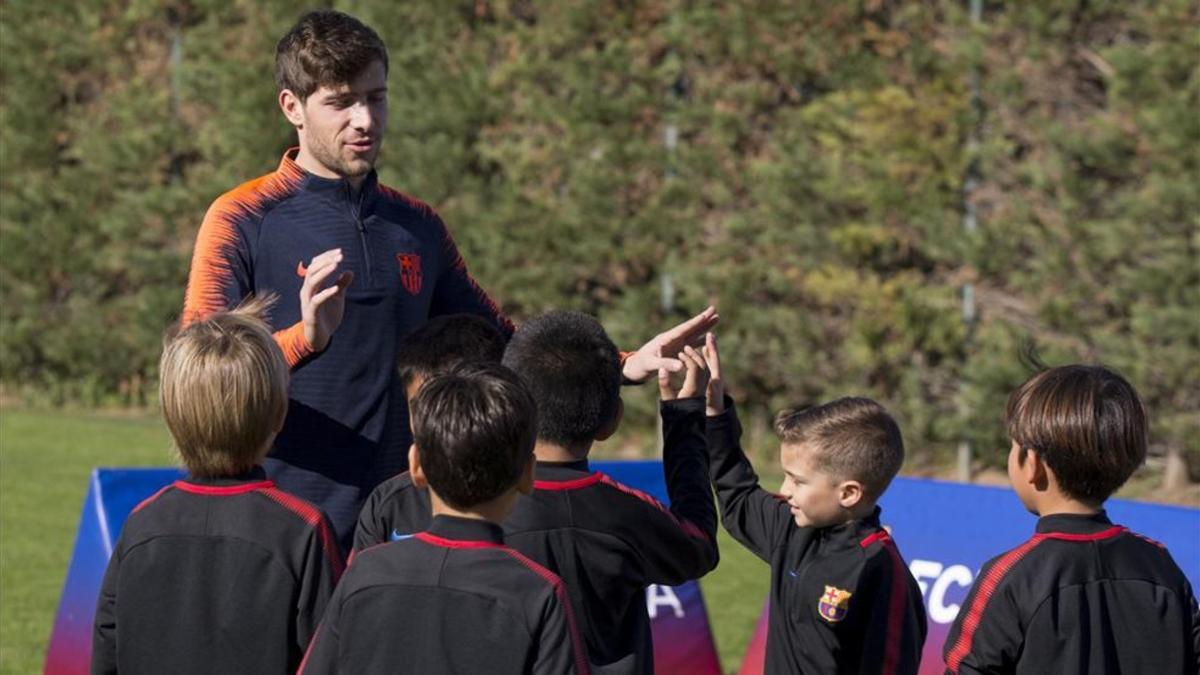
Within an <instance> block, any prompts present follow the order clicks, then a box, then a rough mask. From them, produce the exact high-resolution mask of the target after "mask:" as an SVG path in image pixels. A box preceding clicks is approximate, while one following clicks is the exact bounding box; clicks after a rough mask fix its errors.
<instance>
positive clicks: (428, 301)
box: [183, 10, 715, 546]
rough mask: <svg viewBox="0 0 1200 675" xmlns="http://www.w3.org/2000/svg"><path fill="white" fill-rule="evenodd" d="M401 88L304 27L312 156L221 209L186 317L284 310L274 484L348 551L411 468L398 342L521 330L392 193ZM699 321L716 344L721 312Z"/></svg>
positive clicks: (414, 210)
mask: <svg viewBox="0 0 1200 675" xmlns="http://www.w3.org/2000/svg"><path fill="white" fill-rule="evenodd" d="M387 74H388V55H387V48H386V47H385V46H384V43H383V41H382V40H381V39H380V38H379V36H378V35H377V34H376V33H375V31H373V30H371V29H370V28H369V27H367V26H365V25H364V24H362V23H361V22H360V21H358V20H357V19H355V18H353V17H351V16H348V15H346V14H342V13H340V12H335V11H329V10H323V11H316V12H311V13H308V14H305V15H304V16H302V17H301V18H300V20H299V21H298V22H297V23H296V25H295V26H294V27H293V28H292V29H291V30H289V31H288V33H287V34H286V35H285V36H284V37H283V39H281V40H280V41H279V46H278V49H277V51H276V58H275V79H276V82H277V84H278V87H279V99H278V100H279V106H280V108H281V109H282V111H283V114H284V117H285V118H286V119H287V121H288V122H289V123H290V124H292V125H293V126H294V127H295V129H296V134H297V136H298V138H299V147H298V148H293V149H291V150H288V151H287V152H285V153H284V155H283V158H282V159H281V160H280V162H279V167H278V169H276V170H275V171H274V172H273V173H270V174H267V175H265V176H262V177H260V178H257V179H255V180H252V181H249V182H247V183H244V184H242V185H241V186H239V187H237V188H235V189H233V190H231V191H230V192H228V193H226V194H224V195H222V196H221V197H219V198H218V199H217V200H216V201H215V202H214V203H213V205H212V206H211V207H210V209H209V211H208V214H207V215H206V216H205V219H204V223H203V224H202V225H201V226H200V232H199V234H198V235H197V238H196V248H195V254H194V255H193V258H192V268H191V273H190V275H189V278H188V288H187V296H186V299H185V303H184V312H183V318H184V322H185V323H186V322H191V321H195V320H197V319H199V318H202V317H205V316H207V315H209V314H211V313H213V312H215V311H219V310H222V309H228V308H231V307H234V306H236V305H237V303H238V302H240V301H241V300H242V299H243V298H244V297H246V296H247V295H249V294H251V293H259V294H261V293H265V292H268V291H274V292H275V293H277V294H278V295H279V296H280V302H279V304H278V306H277V307H276V308H275V310H274V311H273V312H272V314H271V317H270V323H271V327H272V330H274V331H275V339H276V341H277V342H278V343H279V346H280V348H281V349H282V350H283V353H284V355H285V356H286V358H287V362H288V365H289V366H290V367H291V369H292V386H291V391H290V392H289V393H290V397H291V399H292V405H291V406H290V407H289V410H288V418H287V421H286V422H285V423H284V427H283V430H282V431H281V432H280V433H279V437H278V439H277V440H276V443H275V447H274V449H273V451H272V453H271V456H270V457H268V459H267V462H266V468H267V472H268V473H269V474H270V475H271V476H272V477H273V478H274V479H275V480H276V481H277V482H278V483H279V485H280V486H281V487H283V488H285V489H287V490H289V491H292V492H295V493H296V494H298V495H300V496H302V497H305V498H307V499H310V500H312V501H314V502H316V503H317V504H318V505H319V506H320V507H321V508H322V509H324V510H325V512H326V513H327V514H328V515H329V517H330V519H331V521H332V522H333V525H334V528H335V530H336V531H337V534H338V537H339V539H340V541H341V542H342V543H343V544H344V545H347V546H348V545H349V543H350V536H351V534H352V532H353V529H354V522H355V518H356V516H357V515H358V511H359V507H360V506H361V504H362V502H363V499H364V498H365V497H366V496H367V495H368V494H370V492H371V490H372V489H373V488H374V487H375V486H376V485H377V484H378V483H379V482H380V481H382V480H384V479H386V478H390V477H391V476H394V475H396V474H397V473H399V472H400V471H402V470H403V469H404V467H405V465H406V461H405V457H406V453H407V451H408V445H409V430H408V423H407V421H406V419H407V408H406V407H405V402H404V393H403V391H402V390H401V388H400V385H399V383H398V382H397V381H396V379H395V377H394V375H393V372H392V369H391V368H390V367H388V366H390V364H392V363H393V362H394V361H395V357H396V348H397V345H398V343H399V341H400V339H401V338H402V337H403V336H404V335H406V334H407V333H409V332H411V331H413V330H415V329H416V328H418V327H419V326H421V324H423V323H424V322H425V321H426V320H427V319H428V318H429V317H431V316H437V315H441V314H453V313H459V312H464V313H469V314H477V315H479V316H481V317H483V318H485V319H487V320H488V321H489V322H491V323H492V324H493V325H495V326H496V328H497V329H498V330H500V331H501V333H503V334H504V335H506V336H507V335H509V334H511V333H512V330H513V326H512V324H511V322H509V320H508V319H506V318H505V317H504V316H503V314H501V312H500V310H499V308H498V307H497V306H496V303H495V302H493V301H492V299H491V298H489V297H488V295H487V294H486V293H485V292H484V291H483V290H482V289H480V287H479V286H478V285H477V284H476V283H475V281H474V279H472V278H471V275H470V274H469V273H468V272H467V268H466V265H465V263H464V261H463V258H462V256H461V255H459V252H458V249H457V247H456V246H455V244H454V239H453V238H452V237H451V236H450V233H449V231H448V230H447V229H446V225H445V224H444V223H443V222H442V220H441V218H439V217H438V215H437V214H436V213H434V211H433V209H431V208H430V207H429V206H428V205H427V204H425V203H423V202H421V201H419V200H417V199H413V198H412V197H408V196H406V195H403V194H401V193H399V192H397V191H395V190H393V189H391V188H388V187H385V186H383V185H380V184H379V183H378V180H377V177H376V174H375V170H374V165H375V160H376V158H377V156H378V153H379V149H380V147H381V145H382V143H383V139H384V132H385V130H386V125H387V108H388V106H387ZM693 321H694V322H696V323H695V325H694V326H693V328H698V329H699V330H706V329H707V328H708V326H709V325H711V323H714V322H715V311H713V310H711V309H710V310H709V311H708V313H707V314H706V315H703V316H698V317H696V319H694V320H693ZM689 330H690V329H689ZM335 331H336V336H335V335H334V333H335ZM684 333H685V335H691V334H692V333H691V332H689V331H685V332H684ZM664 335H666V334H664ZM661 337H663V336H660V338H661ZM675 337H678V336H674V337H666V338H663V340H662V341H661V342H659V343H654V342H653V341H651V343H648V344H647V345H646V346H644V347H643V348H642V349H640V350H638V352H637V353H635V354H634V356H632V357H631V358H630V359H629V360H628V361H627V362H626V371H625V373H626V376H627V378H628V379H630V380H632V381H642V380H644V379H645V378H646V377H647V376H648V375H649V374H650V373H652V372H654V370H655V369H656V368H657V367H658V363H659V361H660V356H667V357H670V356H673V355H674V354H675V353H676V352H677V351H678V348H679V346H677V345H676V346H675V347H674V351H671V348H672V345H673V343H672V340H673V339H675ZM664 346H665V347H667V349H665V350H663V349H662V348H663V347H664ZM383 364H388V366H384V365H383ZM669 365H670V367H672V368H679V367H680V366H679V364H678V362H671V363H670V364H669Z"/></svg>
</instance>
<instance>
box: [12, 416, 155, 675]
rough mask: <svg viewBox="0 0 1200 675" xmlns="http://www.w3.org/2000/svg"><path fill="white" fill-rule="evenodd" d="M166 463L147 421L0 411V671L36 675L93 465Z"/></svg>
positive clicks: (151, 423)
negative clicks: (32, 674)
mask: <svg viewBox="0 0 1200 675" xmlns="http://www.w3.org/2000/svg"><path fill="white" fill-rule="evenodd" d="M170 463H171V451H170V445H169V440H168V436H167V431H166V428H165V427H164V426H163V425H162V423H161V422H160V421H159V420H158V419H156V418H153V417H149V416H139V417H128V416H122V417H114V416H103V415H96V414H88V413H69V412H59V411H53V412H50V411H28V410H18V409H11V408H6V409H3V410H0V672H4V673H35V672H40V671H41V669H42V664H43V662H44V660H45V655H46V643H47V641H48V640H49V638H50V627H51V625H52V623H53V621H54V612H55V611H56V610H57V608H58V596H59V593H61V591H62V584H63V580H64V578H65V574H66V569H67V563H68V561H69V560H70V557H71V547H72V545H73V544H74V542H75V528H76V526H77V525H78V520H79V509H80V506H81V505H82V504H83V497H84V495H85V494H86V493H87V481H88V475H89V474H90V472H91V470H92V468H93V467H96V466H156V465H157V466H162V465H168V464H170Z"/></svg>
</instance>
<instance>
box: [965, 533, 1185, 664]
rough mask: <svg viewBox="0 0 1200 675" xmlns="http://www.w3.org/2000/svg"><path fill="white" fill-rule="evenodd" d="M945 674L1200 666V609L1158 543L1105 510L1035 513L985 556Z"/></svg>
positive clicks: (1164, 550)
mask: <svg viewBox="0 0 1200 675" xmlns="http://www.w3.org/2000/svg"><path fill="white" fill-rule="evenodd" d="M944 656H945V658H946V667H947V672H949V673H1029V674H1033V673H1039V674H1040V673H1088V674H1089V675H1091V674H1100V675H1102V674H1104V673H1145V674H1146V675H1151V674H1153V675H1175V674H1183V673H1188V674H1189V675H1195V673H1200V609H1197V605H1196V598H1195V596H1194V595H1193V593H1192V588H1191V586H1190V585H1189V584H1188V581H1187V579H1186V578H1185V577H1184V575H1183V572H1182V571H1181V570H1180V569H1179V566H1178V565H1176V564H1175V561H1174V560H1172V559H1171V554H1170V553H1168V552H1167V549H1166V548H1164V547H1163V546H1162V544H1159V543H1158V542H1155V541H1152V540H1149V539H1146V538H1144V537H1142V536H1140V535H1138V534H1135V533H1133V532H1130V531H1129V530H1127V529H1125V528H1124V527H1121V526H1119V525H1113V524H1112V522H1111V521H1109V519H1108V517H1107V516H1106V515H1105V514H1104V512H1100V513H1098V514H1096V515H1091V516H1088V515H1067V514H1058V515H1051V516H1046V517H1044V518H1041V519H1039V520H1038V524H1037V529H1036V533H1035V534H1034V535H1033V537H1032V538H1030V539H1029V540H1028V541H1026V542H1025V543H1024V544H1021V545H1020V546H1018V547H1016V548H1014V549H1012V550H1011V551H1008V552H1007V553H1004V554H1003V555H1000V556H998V557H996V558H993V559H992V560H990V561H988V562H987V563H986V564H985V565H984V566H983V569H981V570H980V573H979V576H978V577H977V578H976V580H975V584H974V585H973V586H972V587H971V591H970V593H969V594H968V595H967V600H966V602H964V603H963V607H962V610H961V611H960V612H959V614H958V618H957V619H956V620H955V622H954V625H953V626H952V627H951V629H950V635H949V636H948V637H947V638H946V646H945V647H944Z"/></svg>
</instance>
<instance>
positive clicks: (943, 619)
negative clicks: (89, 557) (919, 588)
mask: <svg viewBox="0 0 1200 675" xmlns="http://www.w3.org/2000/svg"><path fill="white" fill-rule="evenodd" d="M974 579H975V575H973V574H971V570H970V569H969V568H967V567H966V566H965V565H951V566H949V567H947V568H946V569H945V571H943V572H942V573H941V574H940V575H939V576H938V578H937V581H934V582H933V588H932V589H931V590H930V592H929V618H930V619H933V621H934V623H951V622H952V621H954V619H955V617H957V616H958V610H959V609H960V606H959V605H958V604H950V605H947V604H946V591H947V590H948V589H949V588H950V584H958V585H959V586H962V587H964V588H966V587H969V586H970V585H971V582H972V581H973V580H974Z"/></svg>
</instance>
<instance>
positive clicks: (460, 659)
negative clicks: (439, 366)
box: [300, 363, 587, 675]
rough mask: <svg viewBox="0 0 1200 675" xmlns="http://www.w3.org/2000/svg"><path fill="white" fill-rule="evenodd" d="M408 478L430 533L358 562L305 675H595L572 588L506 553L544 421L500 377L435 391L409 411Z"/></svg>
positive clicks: (478, 370)
mask: <svg viewBox="0 0 1200 675" xmlns="http://www.w3.org/2000/svg"><path fill="white" fill-rule="evenodd" d="M412 411H413V446H412V448H411V449H410V450H409V473H410V474H411V475H412V479H413V484H414V485H416V486H418V487H421V488H427V489H428V491H429V497H430V500H431V503H432V508H433V513H434V516H433V520H432V523H431V524H430V526H429V529H428V531H425V532H418V533H416V534H414V535H412V536H410V537H407V538H405V539H403V540H400V541H395V542H389V543H386V544H380V545H378V546H374V547H371V548H369V549H366V550H364V551H362V552H360V553H359V554H358V555H357V556H356V558H355V560H354V564H353V565H352V566H351V567H350V569H349V570H348V571H347V573H346V576H345V578H344V579H343V580H342V583H341V584H339V585H338V588H337V591H336V592H335V593H334V597H333V599H332V601H331V602H330V605H329V611H328V612H327V613H326V615H325V619H324V621H323V622H322V623H321V627H320V628H319V629H318V631H317V636H316V637H315V638H314V639H313V643H312V646H311V647H310V648H309V653H308V655H307V656H306V657H305V660H304V663H303V664H301V667H300V672H301V673H333V672H342V673H392V672H411V673H468V672H493V673H534V674H543V673H544V674H546V675H551V674H553V675H559V674H560V673H586V672H587V656H586V654H585V652H584V650H583V643H582V641H581V640H580V639H579V634H578V632H577V631H576V627H575V622H574V618H573V616H572V612H571V606H570V604H569V603H568V602H567V597H566V591H565V590H564V588H563V584H562V581H561V580H560V579H559V578H558V577H557V576H555V575H554V574H553V573H552V572H550V571H549V570H547V569H545V568H543V567H541V566H540V565H538V564H537V563H534V562H533V561H531V560H529V559H528V558H526V557H524V556H522V555H521V554H519V553H517V552H516V551H514V550H512V549H510V548H508V547H507V546H505V545H504V537H503V532H502V530H501V528H500V525H499V523H500V521H501V520H503V519H504V517H505V515H507V514H508V512H509V511H510V510H511V509H512V507H513V504H514V503H515V502H516V500H517V496H518V494H519V493H521V494H528V493H529V492H530V491H531V490H532V489H533V447H534V438H535V430H536V425H537V421H536V420H537V410H536V408H535V407H534V403H533V400H532V398H531V397H530V396H529V392H528V391H527V390H526V389H525V387H524V386H523V385H522V384H521V382H520V381H519V380H518V379H517V377H516V375H514V374H513V373H512V372H511V371H509V370H508V369H506V368H504V367H503V366H501V365H499V364H488V363H478V364H468V365H465V366H461V367H459V368H457V369H455V370H453V371H452V372H450V373H447V374H443V375H438V376H435V377H433V378H431V379H430V380H429V381H428V382H426V383H425V385H424V386H423V387H422V388H421V391H420V392H419V393H418V394H417V395H416V397H415V398H414V399H413V401H412Z"/></svg>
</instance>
